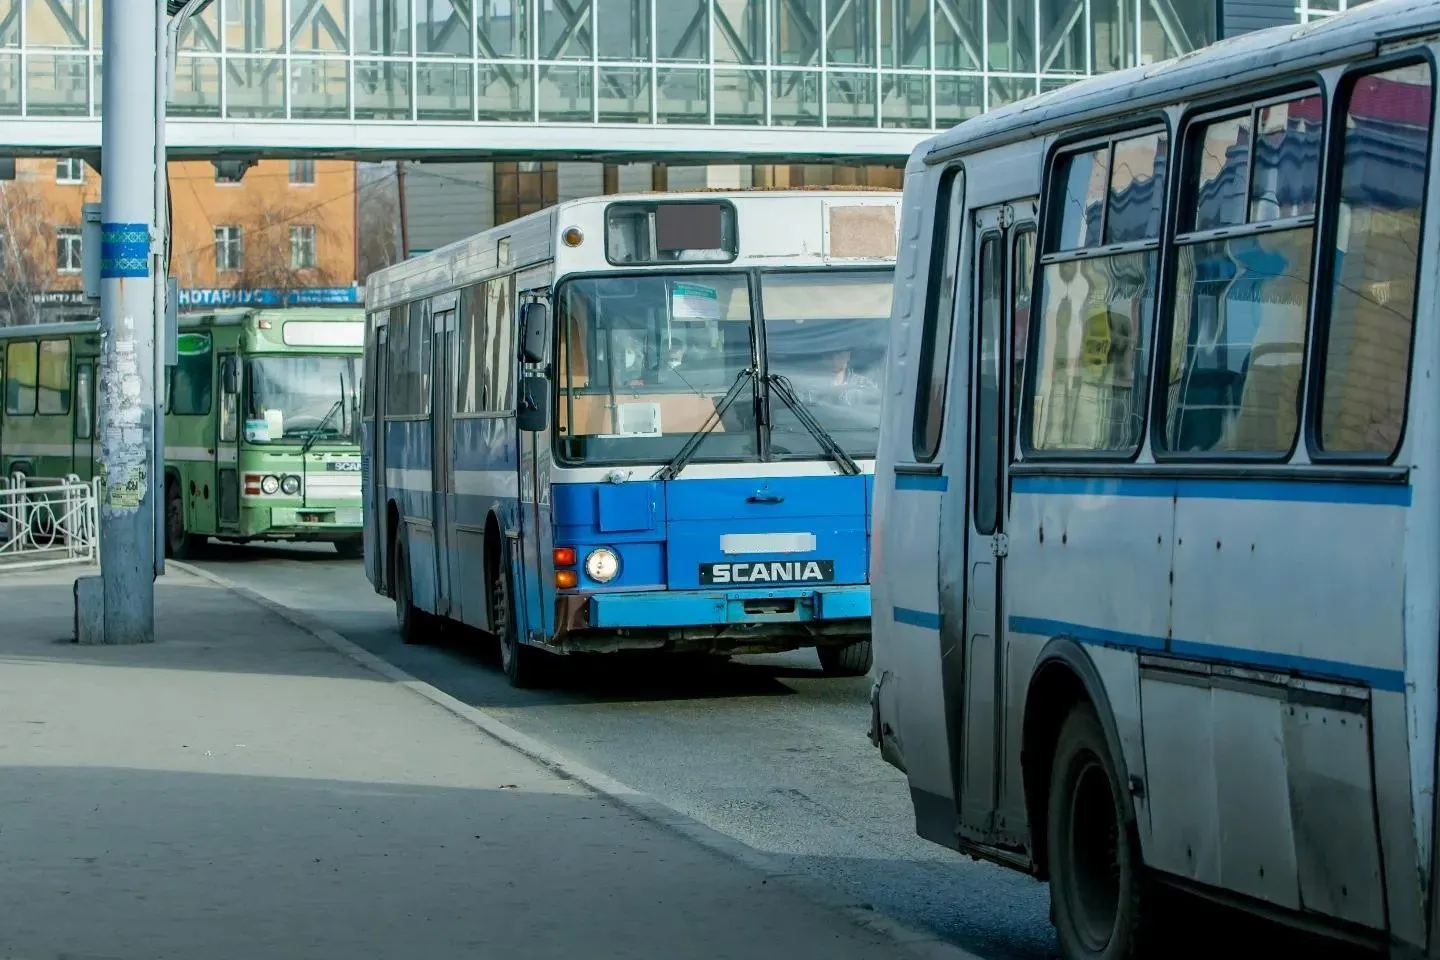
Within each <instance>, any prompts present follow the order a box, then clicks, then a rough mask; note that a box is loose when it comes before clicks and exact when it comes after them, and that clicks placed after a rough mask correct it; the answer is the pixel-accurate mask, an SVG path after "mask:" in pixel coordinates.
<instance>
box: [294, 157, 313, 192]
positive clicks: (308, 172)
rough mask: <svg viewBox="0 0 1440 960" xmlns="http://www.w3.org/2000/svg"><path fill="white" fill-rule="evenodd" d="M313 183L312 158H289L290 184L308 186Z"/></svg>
mask: <svg viewBox="0 0 1440 960" xmlns="http://www.w3.org/2000/svg"><path fill="white" fill-rule="evenodd" d="M314 183H315V161H314V160H291V161H290V184H291V185H292V186H310V185H312V184H314Z"/></svg>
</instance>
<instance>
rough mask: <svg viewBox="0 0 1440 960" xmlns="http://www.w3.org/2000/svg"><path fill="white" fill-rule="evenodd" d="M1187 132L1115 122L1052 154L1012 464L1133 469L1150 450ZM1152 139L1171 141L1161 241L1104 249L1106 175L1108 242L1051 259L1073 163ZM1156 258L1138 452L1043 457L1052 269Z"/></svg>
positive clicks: (1038, 227) (1166, 120) (1143, 117)
mask: <svg viewBox="0 0 1440 960" xmlns="http://www.w3.org/2000/svg"><path fill="white" fill-rule="evenodd" d="M1178 127H1179V125H1178V124H1176V123H1175V122H1174V117H1173V116H1172V115H1171V114H1170V113H1169V112H1168V111H1167V110H1165V109H1163V108H1160V109H1155V110H1148V111H1146V112H1145V113H1142V114H1140V115H1139V116H1137V117H1122V118H1119V119H1111V120H1109V121H1107V122H1105V123H1102V124H1089V125H1085V126H1083V127H1080V128H1078V129H1076V130H1073V131H1071V132H1070V133H1069V134H1065V135H1061V136H1059V137H1057V138H1056V140H1055V142H1054V143H1053V144H1051V146H1050V149H1049V150H1048V151H1047V153H1046V155H1045V176H1044V178H1043V180H1042V181H1041V184H1040V213H1039V216H1037V217H1035V218H1033V222H1034V224H1035V231H1036V233H1035V250H1034V254H1033V259H1034V262H1033V263H1032V264H1031V286H1030V325H1029V328H1028V330H1027V331H1026V335H1025V366H1024V369H1023V370H1022V380H1021V382H1020V383H1019V384H1017V385H1016V387H1017V388H1018V389H1020V390H1021V400H1020V416H1019V422H1018V423H1017V424H1015V429H1016V431H1017V434H1018V437H1019V442H1018V443H1017V444H1016V450H1017V455H1016V456H1014V457H1013V458H1012V459H1013V460H1014V462H1017V463H1036V464H1042V463H1043V464H1058V465H1065V464H1070V465H1075V464H1086V463H1097V464H1107V465H1111V466H1113V465H1116V464H1133V463H1136V462H1138V461H1139V460H1140V458H1141V457H1142V456H1144V454H1145V452H1146V451H1147V450H1149V448H1150V429H1151V425H1152V424H1153V423H1154V417H1153V414H1152V409H1151V408H1152V406H1153V402H1154V400H1153V398H1154V392H1155V389H1154V379H1153V378H1154V373H1155V370H1156V369H1157V368H1156V366H1155V357H1156V354H1157V352H1158V351H1157V349H1156V344H1157V342H1158V340H1157V338H1158V337H1159V336H1160V327H1161V317H1162V316H1163V315H1164V313H1165V311H1166V310H1167V309H1168V306H1167V293H1166V287H1167V284H1166V277H1167V271H1168V270H1169V268H1170V263H1171V261H1172V259H1173V258H1172V254H1171V247H1170V243H1169V240H1170V230H1171V227H1172V222H1173V220H1174V216H1175V208H1176V202H1175V190H1176V184H1177V179H1178V178H1177V177H1176V176H1175V161H1176V154H1177V151H1178V150H1179V149H1180V147H1179V142H1178V138H1177V137H1176V129H1177V128H1178ZM1152 133H1163V134H1164V136H1165V138H1166V159H1165V178H1166V182H1165V184H1164V185H1163V188H1162V190H1161V209H1160V231H1159V236H1158V237H1155V238H1152V239H1146V240H1132V241H1128V242H1126V243H1112V244H1106V243H1104V237H1105V218H1108V216H1109V206H1110V194H1109V189H1108V184H1109V179H1110V173H1111V172H1110V171H1107V173H1106V184H1107V189H1106V193H1105V210H1104V212H1103V213H1102V215H1101V216H1102V219H1101V229H1100V236H1101V243H1100V244H1099V245H1097V246H1093V247H1081V248H1078V249H1075V250H1064V251H1054V252H1047V250H1048V247H1047V245H1048V243H1049V242H1050V240H1049V238H1051V237H1052V236H1054V235H1055V233H1056V231H1058V229H1059V226H1058V224H1057V223H1056V218H1057V214H1058V215H1061V216H1063V213H1062V211H1061V206H1062V203H1061V201H1060V199H1059V197H1060V196H1061V195H1063V193H1064V189H1065V180H1064V179H1063V178H1062V177H1060V176H1059V175H1058V174H1059V171H1060V164H1061V162H1062V161H1063V160H1065V159H1066V158H1068V157H1070V156H1072V155H1075V154H1079V153H1083V152H1084V151H1085V150H1086V148H1091V149H1093V148H1095V147H1098V146H1100V145H1102V144H1108V145H1109V147H1110V150H1111V157H1112V159H1113V157H1114V144H1116V143H1119V142H1121V141H1124V140H1130V139H1133V138H1136V137H1143V136H1146V135H1148V134H1152ZM1150 250H1154V251H1155V257H1156V262H1155V295H1154V299H1155V308H1154V310H1153V311H1152V313H1151V316H1150V317H1149V318H1148V320H1147V326H1148V329H1149V333H1150V340H1149V347H1150V351H1149V355H1148V356H1147V357H1145V361H1144V370H1145V380H1146V382H1145V395H1144V396H1143V397H1141V399H1140V402H1139V403H1138V404H1137V407H1138V409H1139V410H1140V414H1141V416H1142V417H1143V418H1144V421H1143V422H1142V423H1141V424H1140V434H1139V437H1138V439H1137V441H1136V442H1135V444H1134V448H1133V449H1131V450H1039V449H1037V448H1036V447H1035V445H1034V443H1033V442H1032V441H1033V431H1034V421H1035V390H1036V387H1037V380H1036V378H1037V377H1038V375H1039V366H1040V365H1039V364H1038V363H1036V362H1035V359H1036V353H1035V346H1036V344H1037V343H1038V342H1039V337H1040V325H1041V324H1042V323H1043V322H1044V319H1045V312H1044V310H1043V309H1041V308H1042V306H1043V303H1044V301H1043V300H1042V297H1043V296H1044V293H1045V267H1047V266H1049V265H1050V264H1052V263H1060V262H1064V261H1072V262H1078V261H1083V260H1092V259H1099V258H1102V257H1111V256H1116V255H1119V254H1125V253H1141V252H1146V251H1150Z"/></svg>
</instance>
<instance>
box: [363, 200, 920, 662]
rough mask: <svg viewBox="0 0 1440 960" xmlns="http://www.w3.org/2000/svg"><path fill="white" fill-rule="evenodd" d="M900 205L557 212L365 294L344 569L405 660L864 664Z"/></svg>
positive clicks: (381, 276) (377, 279) (400, 269)
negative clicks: (469, 646)
mask: <svg viewBox="0 0 1440 960" xmlns="http://www.w3.org/2000/svg"><path fill="white" fill-rule="evenodd" d="M898 209H899V194H898V193H895V192H889V193H886V192H866V191H845V192H831V191H794V192H753V193H750V192H739V193H735V194H717V193H701V194H691V195H686V194H667V195H640V196H609V197H597V198H592V199H585V200H576V201H570V202H565V203H561V204H559V205H558V206H555V207H552V208H550V209H547V210H544V211H541V212H539V213H536V214H532V215H530V216H527V217H524V218H522V219H519V220H516V221H514V222H512V223H508V224H505V225H504V226H501V227H497V228H495V229H492V230H489V231H487V232H485V233H482V234H479V235H477V236H475V237H472V238H470V239H468V240H464V241H461V242H459V243H456V244H453V245H451V246H448V247H444V248H442V249H439V250H435V251H433V252H431V253H428V254H425V255H424V256H420V257H416V258H414V259H412V260H408V261H405V262H403V263H400V264H397V265H395V266H393V267H390V268H387V269H385V270H382V271H379V272H377V273H376V274H374V275H372V276H371V277H370V279H369V281H368V282H367V284H366V310H367V312H368V316H369V323H368V324H367V328H368V334H367V340H366V343H367V347H366V356H365V364H366V367H365V370H366V376H365V378H364V384H365V388H364V391H363V392H364V398H363V410H364V413H363V419H364V431H363V432H364V444H365V446H364V456H363V464H364V467H363V469H364V479H363V483H364V491H365V493H364V496H365V567H366V571H367V575H368V576H369V578H370V581H371V582H372V583H373V584H374V585H375V589H376V590H377V591H378V592H381V593H384V594H386V595H389V596H392V597H394V599H395V603H396V614H397V617H398V620H399V626H400V630H401V633H402V635H403V637H404V639H405V640H406V641H407V642H420V641H423V640H424V639H425V638H426V637H427V636H428V635H429V634H430V633H431V632H432V631H434V630H435V629H436V628H437V627H439V626H441V625H442V624H443V623H444V622H446V621H452V622H457V623H463V624H467V625H470V626H472V627H476V628H479V629H481V630H484V631H488V632H490V633H492V634H494V635H495V636H497V637H498V638H499V641H500V653H501V662H502V663H503V665H504V668H505V672H506V674H507V675H508V676H509V678H510V680H511V682H513V683H515V684H516V685H519V686H523V685H527V684H531V683H535V682H539V681H540V680H541V679H542V677H543V674H544V672H545V669H546V667H547V666H548V665H549V664H550V662H551V659H550V658H551V655H553V654H562V653H563V654H571V653H598V652H605V651H616V650H656V651H659V650H678V651H691V652H705V653H715V654H722V655H724V654H731V653H750V652H770V651H780V650H786V649H794V648H799V647H807V646H814V647H817V648H818V652H819V655H820V660H821V663H822V665H823V666H824V667H825V669H826V670H827V671H830V672H833V673H841V674H856V675H859V674H864V673H865V672H866V671H867V670H868V669H869V666H870V644H869V630H870V590H869V586H868V582H867V564H868V561H869V538H870V532H869V531H870V506H869V505H870V496H871V491H872V482H871V481H872V478H873V464H874V455H875V448H876V444H877V442H878V433H879V426H880V387H879V381H880V378H881V375H882V372H883V369H884V358H885V349H886V344H887V342H888V338H889V320H890V308H891V286H892V280H893V272H894V259H895V252H896V243H897V240H898V225H897V216H898Z"/></svg>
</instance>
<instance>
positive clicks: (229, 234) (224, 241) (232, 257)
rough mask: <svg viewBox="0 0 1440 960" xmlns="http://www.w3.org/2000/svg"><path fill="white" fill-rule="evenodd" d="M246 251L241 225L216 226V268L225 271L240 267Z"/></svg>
mask: <svg viewBox="0 0 1440 960" xmlns="http://www.w3.org/2000/svg"><path fill="white" fill-rule="evenodd" d="M244 259H245V251H244V249H243V248H242V246H241V242H240V228H239V227H229V226H227V227H216V228H215V269H216V270H219V271H220V272H222V273H224V272H226V271H235V270H239V269H240V265H241V264H242V263H243V262H244Z"/></svg>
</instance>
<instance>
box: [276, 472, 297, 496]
mask: <svg viewBox="0 0 1440 960" xmlns="http://www.w3.org/2000/svg"><path fill="white" fill-rule="evenodd" d="M280 492H281V493H283V494H285V496H287V497H293V496H297V495H298V494H299V493H300V478H299V477H297V476H295V475H294V474H293V473H292V474H290V475H289V476H287V477H286V478H285V479H283V480H281V481H280Z"/></svg>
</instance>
